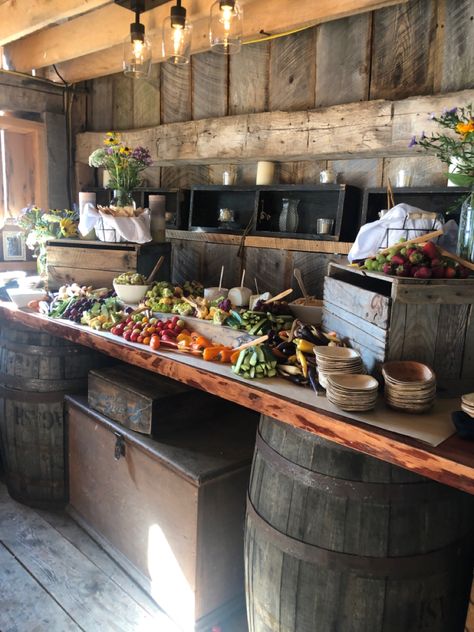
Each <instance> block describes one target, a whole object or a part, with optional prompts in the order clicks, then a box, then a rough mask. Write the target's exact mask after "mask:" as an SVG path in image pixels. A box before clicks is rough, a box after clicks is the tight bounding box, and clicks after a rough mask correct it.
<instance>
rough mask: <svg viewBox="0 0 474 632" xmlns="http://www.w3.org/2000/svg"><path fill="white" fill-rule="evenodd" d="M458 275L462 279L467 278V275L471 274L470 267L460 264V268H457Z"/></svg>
mask: <svg viewBox="0 0 474 632" xmlns="http://www.w3.org/2000/svg"><path fill="white" fill-rule="evenodd" d="M457 276H458V277H459V278H460V279H467V277H468V276H469V270H468V268H465V267H464V266H458V268H457Z"/></svg>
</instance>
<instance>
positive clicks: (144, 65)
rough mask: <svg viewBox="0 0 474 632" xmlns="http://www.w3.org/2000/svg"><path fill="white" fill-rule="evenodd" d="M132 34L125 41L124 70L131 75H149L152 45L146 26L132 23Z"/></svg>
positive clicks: (136, 76)
mask: <svg viewBox="0 0 474 632" xmlns="http://www.w3.org/2000/svg"><path fill="white" fill-rule="evenodd" d="M130 33H131V35H130V36H129V37H128V38H127V39H126V40H125V42H124V50H123V71H124V73H125V74H126V75H127V76H129V77H135V78H138V77H148V76H149V74H150V69H151V45H150V41H149V40H148V38H146V37H145V27H144V26H143V24H140V23H139V22H134V23H132V24H131V25H130Z"/></svg>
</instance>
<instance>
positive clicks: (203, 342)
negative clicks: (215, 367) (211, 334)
mask: <svg viewBox="0 0 474 632" xmlns="http://www.w3.org/2000/svg"><path fill="white" fill-rule="evenodd" d="M194 342H195V344H197V345H199V346H200V347H214V346H215V345H214V343H212V342H211V341H210V340H208V339H207V338H205V337H204V336H199V338H196V339H195V341H194Z"/></svg>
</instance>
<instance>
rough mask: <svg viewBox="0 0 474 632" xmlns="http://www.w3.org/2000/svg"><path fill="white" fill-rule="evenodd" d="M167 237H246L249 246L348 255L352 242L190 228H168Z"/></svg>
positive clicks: (231, 240) (227, 240)
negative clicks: (216, 231) (203, 230)
mask: <svg viewBox="0 0 474 632" xmlns="http://www.w3.org/2000/svg"><path fill="white" fill-rule="evenodd" d="M166 237H167V239H180V240H183V241H206V242H210V243H214V244H227V245H234V246H238V245H240V243H241V241H242V239H244V242H245V243H244V245H245V246H246V247H248V248H274V249H276V250H297V251H300V252H321V253H328V254H341V255H347V253H348V252H349V250H350V249H351V246H352V244H351V243H348V242H343V241H317V240H314V239H291V238H285V237H259V236H256V235H249V236H247V237H245V238H243V237H242V236H241V235H230V234H228V233H205V232H199V231H188V230H167V231H166Z"/></svg>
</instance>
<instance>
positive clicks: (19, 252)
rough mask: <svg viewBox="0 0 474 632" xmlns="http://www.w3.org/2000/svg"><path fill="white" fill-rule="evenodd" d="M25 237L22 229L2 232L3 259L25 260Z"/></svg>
mask: <svg viewBox="0 0 474 632" xmlns="http://www.w3.org/2000/svg"><path fill="white" fill-rule="evenodd" d="M25 242H26V239H25V233H24V232H23V231H22V230H4V231H3V232H2V246H3V260H4V261H26V243H25Z"/></svg>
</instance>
